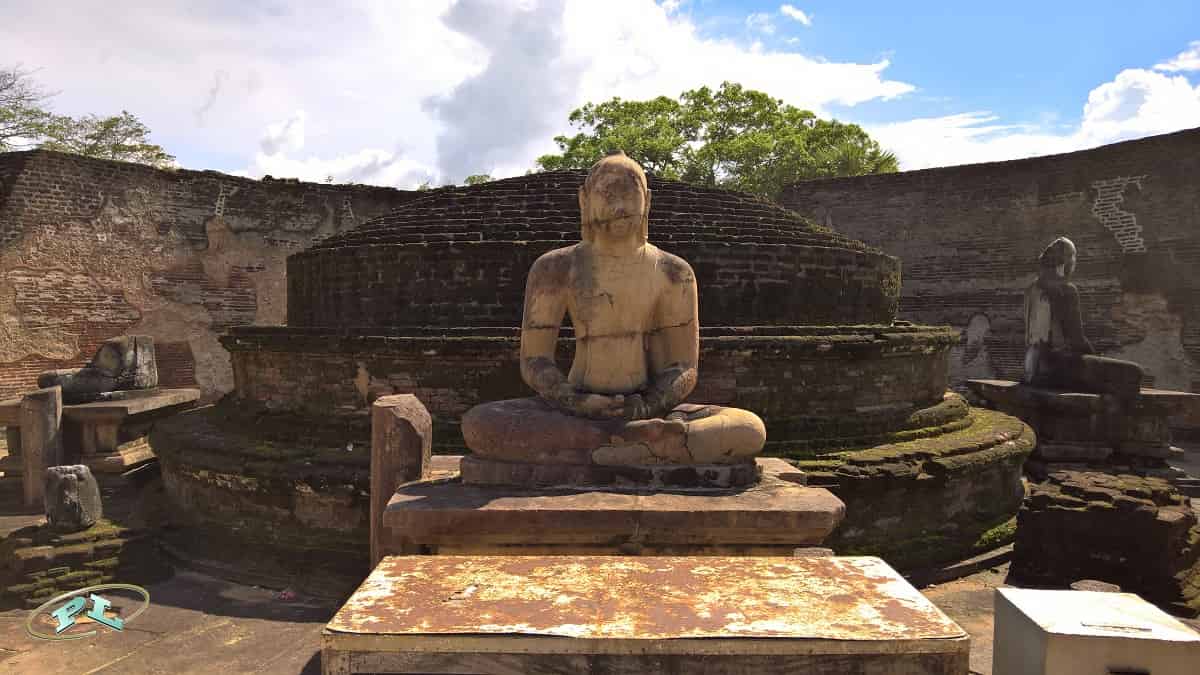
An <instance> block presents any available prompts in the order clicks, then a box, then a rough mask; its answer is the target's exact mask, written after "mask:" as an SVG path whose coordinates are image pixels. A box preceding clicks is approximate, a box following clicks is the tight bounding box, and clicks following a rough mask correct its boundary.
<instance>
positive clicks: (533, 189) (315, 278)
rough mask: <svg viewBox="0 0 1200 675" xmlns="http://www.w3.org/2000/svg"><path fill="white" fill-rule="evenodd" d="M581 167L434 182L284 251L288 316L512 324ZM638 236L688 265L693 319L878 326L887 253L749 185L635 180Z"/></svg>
mask: <svg viewBox="0 0 1200 675" xmlns="http://www.w3.org/2000/svg"><path fill="white" fill-rule="evenodd" d="M585 176H586V172H584V171H553V172H545V173H539V174H532V175H529V176H518V177H515V178H507V179H504V180H497V181H492V182H489V183H485V184H483V185H478V186H472V187H464V188H456V189H443V190H437V191H434V192H432V193H430V195H429V196H428V197H427V198H425V199H422V200H420V201H418V202H413V203H412V204H410V205H408V206H406V207H405V208H404V209H402V210H400V211H397V212H395V213H392V214H389V215H387V216H385V217H383V218H379V219H377V220H374V221H371V222H370V223H367V224H365V225H363V226H362V227H360V228H357V229H355V230H352V231H349V232H346V233H343V234H340V235H338V236H335V237H330V238H329V239H326V240H323V241H321V242H320V243H318V244H316V245H315V246H314V247H313V248H311V249H308V250H305V251H303V252H301V253H298V254H296V255H295V256H292V257H291V258H290V259H289V260H288V285H289V287H288V324H289V325H292V326H328V327H338V328H339V329H341V328H345V327H350V326H353V327H362V330H364V331H365V332H371V331H374V330H378V329H380V328H386V327H395V326H427V325H431V326H465V325H476V326H517V325H519V324H520V316H521V307H522V298H523V296H524V292H525V279H526V275H527V273H528V271H529V267H530V265H532V263H533V261H534V260H535V259H536V258H537V256H539V255H541V254H542V253H544V252H546V251H548V250H550V249H552V248H558V247H562V246H567V245H570V244H573V243H575V242H578V241H579V239H580V212H579V193H578V190H579V188H580V186H581V185H582V183H583V180H584V178H585ZM649 187H650V190H651V195H652V199H651V209H650V223H649V240H650V242H651V243H653V244H655V245H657V246H660V247H662V248H663V249H664V250H666V251H668V252H671V253H675V254H677V255H679V256H681V257H683V258H684V259H685V260H687V261H688V262H689V263H691V265H692V267H693V269H694V270H695V273H696V279H697V282H698V286H699V292H700V321H701V324H702V325H705V326H722V325H725V326H733V325H789V324H799V325H816V324H890V323H891V322H892V320H893V319H894V318H895V311H896V298H897V295H898V293H899V288H898V285H899V276H900V263H899V261H897V260H896V259H894V258H892V257H890V256H887V255H884V254H882V253H880V252H879V251H877V250H874V249H871V248H870V247H867V246H865V245H864V244H862V242H859V241H855V240H853V239H850V238H847V237H844V236H842V235H840V234H837V233H833V232H829V231H826V230H824V229H823V228H821V227H820V226H818V225H816V224H814V223H813V222H811V221H809V220H806V219H804V218H801V217H800V216H798V215H796V214H795V213H793V212H792V211H788V210H787V209H783V208H780V207H779V206H778V205H776V204H774V203H771V202H768V201H766V200H763V199H761V198H758V197H754V196H752V195H746V194H741V193H735V192H728V191H721V190H715V189H711V188H704V187H698V186H693V185H688V184H686V183H681V182H679V181H668V180H659V179H657V178H655V177H653V176H651V177H650V178H649Z"/></svg>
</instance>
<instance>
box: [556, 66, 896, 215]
mask: <svg viewBox="0 0 1200 675" xmlns="http://www.w3.org/2000/svg"><path fill="white" fill-rule="evenodd" d="M569 120H570V122H571V124H572V126H574V127H576V128H578V129H580V131H579V133H576V134H575V135H573V136H558V137H556V138H555V139H554V141H555V143H556V144H557V145H558V149H559V151H560V152H559V154H556V155H543V156H542V157H539V158H538V160H537V163H538V166H539V167H540V168H541V169H543V170H546V171H552V170H556V169H577V168H587V167H589V166H591V165H592V164H594V163H595V162H596V161H598V160H599V159H600V158H601V157H603V156H604V155H605V154H607V153H608V152H610V151H613V150H624V151H625V153H626V154H627V155H629V156H630V157H632V158H633V159H635V160H637V161H638V162H639V163H641V164H642V166H643V167H645V168H646V170H647V171H651V172H653V173H655V174H657V175H658V176H660V177H662V178H668V179H673V180H683V181H687V182H689V183H694V184H697V185H705V186H709V187H723V188H727V189H731V190H741V191H744V192H752V193H756V194H760V195H764V196H767V197H776V196H778V195H779V193H780V192H781V191H782V189H783V188H784V187H785V186H787V185H789V184H791V183H794V182H796V181H798V180H803V179H806V178H819V177H830V176H853V175H861V174H866V173H890V172H895V171H897V170H899V163H898V162H897V161H896V156H895V155H893V154H892V153H890V152H888V151H886V150H884V149H883V148H881V147H880V146H879V143H878V142H877V141H875V140H874V139H872V138H871V137H870V136H869V135H868V134H867V132H866V131H864V130H863V129H862V128H861V127H859V126H858V125H856V124H845V123H842V122H838V121H837V120H822V119H818V118H817V116H816V115H814V114H813V113H812V112H810V111H807V110H801V109H799V108H796V107H795V106H792V105H788V104H786V103H784V102H783V101H781V100H779V99H775V98H771V97H770V96H769V95H767V94H765V93H763V92H761V91H755V90H753V89H746V88H744V87H742V86H741V85H739V84H735V83H731V82H725V83H723V84H722V85H721V86H720V88H719V89H717V90H716V91H713V90H712V89H710V88H708V87H701V88H699V89H693V90H691V91H686V92H684V93H683V94H681V95H680V96H679V98H678V100H676V99H671V98H668V97H666V96H660V97H658V98H655V99H651V100H648V101H624V100H621V99H620V98H613V99H611V100H608V101H605V102H603V103H587V104H586V105H584V106H583V107H582V108H579V109H577V110H575V111H573V112H572V113H571V116H570V118H569Z"/></svg>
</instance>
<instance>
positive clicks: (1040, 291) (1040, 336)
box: [1024, 237, 1142, 399]
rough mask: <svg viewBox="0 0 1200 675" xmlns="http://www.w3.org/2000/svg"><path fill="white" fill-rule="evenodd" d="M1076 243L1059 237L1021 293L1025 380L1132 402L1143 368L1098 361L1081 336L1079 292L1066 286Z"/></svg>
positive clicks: (1072, 270) (1051, 245) (1139, 384)
mask: <svg viewBox="0 0 1200 675" xmlns="http://www.w3.org/2000/svg"><path fill="white" fill-rule="evenodd" d="M1074 271H1075V244H1074V243H1072V242H1071V240H1070V239H1067V238H1066V237H1059V238H1058V239H1055V240H1054V241H1053V242H1051V243H1050V245H1049V246H1047V247H1046V250H1045V251H1043V252H1042V255H1041V257H1040V258H1038V278H1037V280H1036V281H1034V282H1033V284H1032V285H1030V287H1029V288H1028V290H1026V291H1025V344H1026V351H1025V376H1024V381H1025V382H1026V383H1028V384H1031V385H1033V386H1036V387H1045V388H1049V389H1067V390H1073V391H1085V392H1093V393H1099V394H1113V395H1115V396H1118V397H1120V398H1125V399H1129V398H1133V397H1134V396H1137V393H1138V391H1139V389H1140V387H1141V381H1142V369H1141V367H1140V366H1138V365H1137V364H1136V363H1133V362H1131V361H1122V360H1120V359H1110V358H1107V357H1103V356H1097V355H1096V353H1095V349H1094V348H1093V347H1092V343H1091V342H1089V341H1088V339H1087V337H1085V336H1084V334H1083V318H1082V314H1081V312H1080V309H1079V289H1078V288H1076V287H1075V284H1073V283H1071V274H1072V273H1073V272H1074Z"/></svg>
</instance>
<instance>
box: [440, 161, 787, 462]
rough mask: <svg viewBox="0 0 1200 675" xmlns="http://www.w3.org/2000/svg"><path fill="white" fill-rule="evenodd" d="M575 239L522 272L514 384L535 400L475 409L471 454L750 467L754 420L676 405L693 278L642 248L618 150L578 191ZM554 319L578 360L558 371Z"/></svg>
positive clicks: (691, 329) (637, 177) (631, 169)
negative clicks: (571, 333)
mask: <svg viewBox="0 0 1200 675" xmlns="http://www.w3.org/2000/svg"><path fill="white" fill-rule="evenodd" d="M579 207H580V211H581V216H582V218H581V220H582V241H581V242H580V243H578V244H575V245H574V246H568V247H565V248H559V249H556V250H553V251H550V252H548V253H546V254H545V255H543V256H541V257H540V258H538V259H537V261H536V262H534V264H533V266H532V268H531V269H530V270H529V276H528V280H527V283H526V287H525V308H524V316H523V319H522V325H521V355H520V359H521V377H522V378H523V379H524V381H525V383H526V384H528V385H529V387H530V388H532V389H533V390H534V391H535V392H536V393H537V396H536V397H532V398H525V399H514V400H507V401H496V402H491V403H485V404H482V405H478V406H476V407H474V408H473V409H471V410H470V411H468V412H467V413H466V415H464V416H463V420H462V431H463V437H464V439H465V441H466V444H467V447H469V448H470V449H471V451H472V455H473V456H474V457H476V458H486V459H490V460H500V461H505V462H522V463H565V464H590V465H601V466H630V465H722V464H737V463H745V462H752V461H753V457H754V456H755V455H757V454H758V453H759V452H760V451H761V450H762V447H763V444H764V443H765V441H766V429H765V427H764V426H763V422H762V420H761V419H759V417H758V416H757V415H755V414H754V413H752V412H748V411H746V410H739V409H736V408H727V407H721V406H715V405H701V404H689V403H683V401H684V399H686V398H687V396H688V395H689V394H690V393H691V392H692V389H693V388H694V387H695V386H696V378H697V361H698V357H699V349H700V325H699V316H698V311H697V299H696V298H697V293H696V277H695V275H694V274H693V273H692V268H691V266H690V265H688V263H687V262H685V261H684V260H683V259H682V258H679V257H678V256H675V255H672V254H670V253H667V252H665V251H662V250H660V249H659V248H658V247H656V246H654V245H653V244H650V243H648V242H647V232H648V226H649V216H650V190H649V188H648V186H647V182H646V175H645V173H644V172H643V171H642V168H641V167H640V166H639V165H638V164H637V163H636V162H634V161H633V160H631V159H629V158H628V157H626V156H625V155H624V154H623V153H615V154H612V155H609V156H608V157H605V158H604V159H602V160H601V161H600V162H598V163H597V164H596V165H595V166H594V167H593V168H592V170H591V172H590V173H589V174H588V176H587V179H586V180H585V181H584V184H583V185H582V187H580V189H579ZM564 315H569V316H570V318H571V323H572V325H573V326H574V329H575V354H574V360H573V361H572V364H571V369H570V372H569V373H567V374H566V375H564V374H563V373H562V371H561V370H560V369H559V368H558V366H557V364H556V362H555V358H554V357H555V347H556V345H557V342H558V335H559V328H560V326H561V325H562V322H563V317H564Z"/></svg>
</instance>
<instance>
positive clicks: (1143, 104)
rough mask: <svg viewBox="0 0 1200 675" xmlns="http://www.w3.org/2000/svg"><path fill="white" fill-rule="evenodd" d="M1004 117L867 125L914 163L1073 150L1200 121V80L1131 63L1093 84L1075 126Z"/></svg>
mask: <svg viewBox="0 0 1200 675" xmlns="http://www.w3.org/2000/svg"><path fill="white" fill-rule="evenodd" d="M998 122H999V120H998V118H997V117H996V116H994V115H991V114H989V113H986V112H968V113H960V114H956V115H949V116H945V117H934V118H925V119H915V120H907V121H904V122H896V123H892V124H881V125H868V126H867V131H869V132H870V133H871V134H872V136H874V137H875V138H876V139H878V140H879V142H880V143H881V144H882V145H883V146H884V147H885V148H887V149H889V150H891V151H893V152H895V153H896V155H897V156H898V157H899V159H900V162H901V167H902V168H903V169H906V170H907V169H923V168H927V167H931V166H947V165H954V164H972V163H976V162H991V161H999V160H1005V159H1015V158H1019V157H1032V156H1036V155H1047V154H1053V153H1059V152H1071V151H1074V150H1082V149H1084V148H1092V147H1096V146H1098V145H1104V144H1106V143H1114V142H1117V141H1122V140H1129V139H1132V138H1141V137H1143V136H1149V135H1152V134H1161V133H1168V132H1172V131H1179V130H1181V129H1187V128H1190V127H1194V126H1197V125H1200V85H1198V86H1192V85H1191V84H1190V83H1189V82H1188V80H1187V79H1186V78H1184V77H1183V76H1174V77H1172V76H1168V75H1164V74H1163V73H1160V72H1155V71H1153V70H1146V69H1142V68H1131V69H1127V70H1123V71H1121V72H1120V73H1118V74H1117V76H1116V77H1114V78H1113V79H1112V80H1110V81H1109V82H1105V83H1103V84H1101V85H1099V86H1097V87H1095V88H1094V89H1092V91H1091V92H1090V93H1089V94H1088V99H1087V102H1086V103H1084V105H1083V111H1082V115H1081V117H1080V118H1079V123H1078V124H1077V125H1076V126H1075V127H1074V128H1073V129H1071V130H1070V131H1060V132H1058V133H1056V132H1055V131H1054V129H1053V128H1047V125H1042V124H1036V125H1035V124H1026V125H1012V124H1000V123H998Z"/></svg>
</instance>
